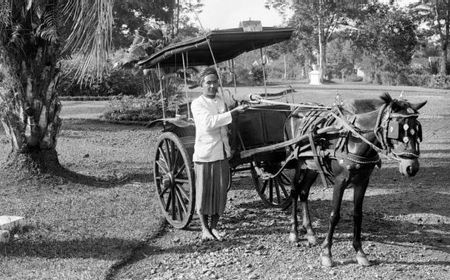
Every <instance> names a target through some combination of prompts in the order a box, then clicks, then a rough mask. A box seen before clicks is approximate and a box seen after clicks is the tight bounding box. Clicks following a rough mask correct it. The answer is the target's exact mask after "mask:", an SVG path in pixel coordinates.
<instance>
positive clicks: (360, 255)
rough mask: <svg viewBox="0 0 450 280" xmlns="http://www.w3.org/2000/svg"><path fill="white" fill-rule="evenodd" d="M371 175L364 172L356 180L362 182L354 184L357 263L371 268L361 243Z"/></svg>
mask: <svg viewBox="0 0 450 280" xmlns="http://www.w3.org/2000/svg"><path fill="white" fill-rule="evenodd" d="M370 173H371V171H370V172H369V174H367V173H366V172H364V173H363V174H361V176H358V177H359V178H358V177H357V178H355V179H357V180H358V179H359V180H360V181H359V182H357V183H355V184H352V185H353V189H354V192H353V248H355V251H356V261H357V262H358V264H359V265H362V266H369V265H370V262H369V260H368V259H367V257H366V254H365V253H364V251H363V249H362V242H361V224H362V217H363V214H362V206H363V201H364V195H365V193H366V190H367V186H368V184H369V177H370Z"/></svg>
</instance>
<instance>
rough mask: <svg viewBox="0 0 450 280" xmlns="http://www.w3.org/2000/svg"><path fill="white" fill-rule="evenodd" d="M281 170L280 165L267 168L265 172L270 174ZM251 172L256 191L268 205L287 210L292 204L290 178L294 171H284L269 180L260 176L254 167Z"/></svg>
mask: <svg viewBox="0 0 450 280" xmlns="http://www.w3.org/2000/svg"><path fill="white" fill-rule="evenodd" d="M279 168H280V166H279V165H268V166H265V170H266V172H268V173H272V172H273V173H275V172H276V171H278V170H279ZM251 171H252V178H253V181H254V184H255V187H256V191H257V192H258V195H259V196H260V197H261V199H262V201H263V202H264V203H265V204H266V205H268V206H272V207H279V208H286V207H288V206H289V205H290V204H291V199H290V194H289V187H290V186H291V185H292V180H291V178H290V175H291V174H290V173H292V172H293V171H292V170H289V169H287V170H283V171H282V172H280V174H279V175H278V176H276V177H273V178H267V179H263V178H261V177H260V176H258V174H257V172H256V170H255V168H254V166H253V165H252V169H251Z"/></svg>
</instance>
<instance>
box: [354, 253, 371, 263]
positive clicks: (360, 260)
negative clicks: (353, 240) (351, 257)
mask: <svg viewBox="0 0 450 280" xmlns="http://www.w3.org/2000/svg"><path fill="white" fill-rule="evenodd" d="M356 261H357V262H358V264H359V265H361V266H370V262H369V260H368V259H367V257H366V255H365V254H364V253H357V254H356Z"/></svg>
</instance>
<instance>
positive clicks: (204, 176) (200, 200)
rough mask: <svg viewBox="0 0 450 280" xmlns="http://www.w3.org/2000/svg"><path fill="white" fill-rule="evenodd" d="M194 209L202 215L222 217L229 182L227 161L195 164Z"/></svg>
mask: <svg viewBox="0 0 450 280" xmlns="http://www.w3.org/2000/svg"><path fill="white" fill-rule="evenodd" d="M194 171H195V192H196V193H195V207H196V209H197V211H198V212H199V213H200V214H202V215H208V216H211V215H215V214H218V215H220V216H222V215H223V212H224V211H225V204H226V202H227V187H228V183H229V181H230V165H229V163H228V160H227V159H224V160H218V161H213V162H195V163H194Z"/></svg>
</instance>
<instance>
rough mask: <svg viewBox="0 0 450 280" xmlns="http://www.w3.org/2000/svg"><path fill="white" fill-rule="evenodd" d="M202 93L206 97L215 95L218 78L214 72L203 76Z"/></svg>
mask: <svg viewBox="0 0 450 280" xmlns="http://www.w3.org/2000/svg"><path fill="white" fill-rule="evenodd" d="M202 87H203V95H205V96H207V97H215V96H216V93H217V89H218V87H219V80H218V79H217V76H216V75H214V74H210V75H208V76H206V77H205V78H203V83H202Z"/></svg>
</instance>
